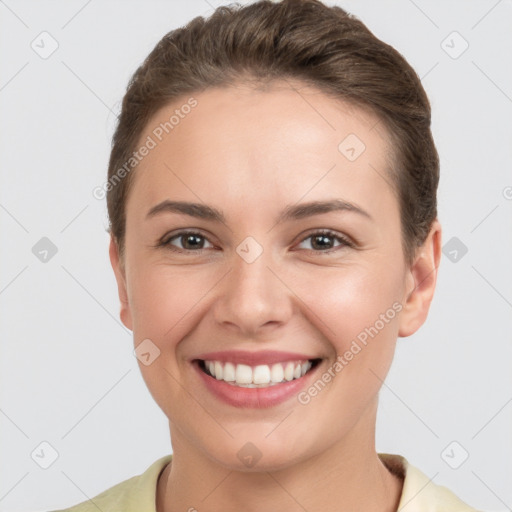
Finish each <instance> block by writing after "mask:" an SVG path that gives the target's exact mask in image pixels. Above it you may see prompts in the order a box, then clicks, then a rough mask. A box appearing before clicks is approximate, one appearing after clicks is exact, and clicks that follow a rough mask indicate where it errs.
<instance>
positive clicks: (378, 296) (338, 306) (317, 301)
mask: <svg viewBox="0 0 512 512" xmlns="http://www.w3.org/2000/svg"><path fill="white" fill-rule="evenodd" d="M386 268H387V271H386V272H384V271H381V270H380V269H379V268H375V266H372V265H371V264H354V265H352V266H350V267H346V268H345V267H344V268H342V267H340V268H330V269H322V270H323V271H322V272H316V273H315V272H311V273H310V275H311V274H313V275H311V277H310V278H308V279H307V281H303V282H302V284H300V280H296V281H295V283H296V285H297V287H299V286H300V289H301V292H299V293H298V294H299V295H300V296H301V298H302V300H303V301H304V302H305V303H306V304H307V305H308V306H310V308H311V310H312V311H311V316H310V320H311V322H314V325H315V326H317V327H319V328H320V329H321V330H322V333H323V334H324V335H325V337H326V338H327V339H328V340H329V341H331V343H332V345H333V346H334V347H335V348H336V350H337V352H338V354H339V353H343V352H344V351H346V350H348V349H349V347H350V343H351V341H352V340H354V339H357V338H358V336H359V339H360V340H361V341H362V342H363V343H364V339H365V333H366V336H367V337H368V338H370V339H371V338H372V337H377V336H379V338H380V339H383V338H386V339H389V340H390V341H394V340H395V339H396V335H397V333H398V330H397V324H398V316H399V315H398V312H399V310H400V309H401V305H400V303H399V299H400V297H401V286H400V282H401V277H400V272H399V270H400V269H397V268H394V267H393V266H392V265H389V266H387V267H386ZM297 289H298V288H296V290H297ZM397 310H398V311H397ZM304 311H307V308H304ZM372 327H374V329H372ZM375 329H376V330H377V331H378V333H376V331H375ZM368 330H370V332H371V334H369V333H368Z"/></svg>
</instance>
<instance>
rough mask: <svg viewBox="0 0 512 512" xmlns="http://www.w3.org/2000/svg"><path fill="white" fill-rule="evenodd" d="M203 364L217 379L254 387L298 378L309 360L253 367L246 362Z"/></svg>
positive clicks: (309, 362)
mask: <svg viewBox="0 0 512 512" xmlns="http://www.w3.org/2000/svg"><path fill="white" fill-rule="evenodd" d="M204 365H205V368H206V369H207V372H208V373H209V374H210V375H211V376H212V377H215V378H216V379H217V380H223V381H225V382H228V383H230V384H232V385H235V386H241V387H248V388H256V387H268V386H274V385H275V384H280V383H282V382H290V381H292V380H294V379H299V378H300V377H303V376H304V375H305V374H306V373H307V372H308V371H309V369H310V368H311V361H288V362H284V363H276V364H273V365H272V366H269V365H266V364H260V365H258V366H255V367H251V366H249V365H246V364H236V365H235V364H233V363H222V362H220V361H205V362H204Z"/></svg>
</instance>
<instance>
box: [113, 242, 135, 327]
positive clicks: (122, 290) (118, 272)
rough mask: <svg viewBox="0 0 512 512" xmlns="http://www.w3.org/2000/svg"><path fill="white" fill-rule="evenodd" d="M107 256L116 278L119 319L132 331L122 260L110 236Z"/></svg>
mask: <svg viewBox="0 0 512 512" xmlns="http://www.w3.org/2000/svg"><path fill="white" fill-rule="evenodd" d="M109 256H110V263H111V264H112V268H113V270H114V274H115V276H116V281H117V291H118V294H119V301H120V302H121V313H120V318H121V321H122V322H123V324H124V325H125V326H126V327H127V328H128V329H130V330H131V331H132V330H133V328H132V314H131V311H130V304H129V302H128V292H127V287H126V272H125V268H124V260H122V259H120V255H119V246H118V245H117V242H116V241H115V240H114V237H113V236H112V235H111V236H110V247H109Z"/></svg>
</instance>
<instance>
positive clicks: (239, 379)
mask: <svg viewBox="0 0 512 512" xmlns="http://www.w3.org/2000/svg"><path fill="white" fill-rule="evenodd" d="M215 375H217V374H215ZM235 381H236V383H237V384H252V368H251V367H250V366H247V365H246V364H237V365H236V371H235Z"/></svg>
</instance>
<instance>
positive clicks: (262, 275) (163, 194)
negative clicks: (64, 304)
mask: <svg viewBox="0 0 512 512" xmlns="http://www.w3.org/2000/svg"><path fill="white" fill-rule="evenodd" d="M299 92H300V94H299ZM299 92H297V90H294V89H293V88H291V87H290V86H289V85H288V84H287V83H275V84H274V85H273V86H272V87H270V88H269V89H267V90H265V91H261V90H260V91H257V90H254V89H251V88H250V87H248V86H242V85H240V86H237V87H236V88H235V87H230V88H216V89H210V90H207V91H204V92H201V93H198V94H194V95H193V97H194V98H195V100H196V102H197V103H196V104H194V106H193V107H192V108H183V105H185V104H186V103H187V100H188V97H187V98H184V99H183V101H182V102H177V103H175V104H173V105H170V106H168V107H166V108H163V109H162V110H161V111H159V112H158V113H157V114H156V115H155V116H154V118H153V119H152V120H151V121H150V122H149V123H148V126H147V128H146V130H145V132H144V133H143V134H142V135H141V138H140V141H141V144H142V143H144V142H145V141H148V140H149V139H148V137H150V138H151V139H152V140H153V141H154V142H155V143H156V144H155V146H154V147H152V148H151V150H150V151H149V152H148V154H147V155H146V156H145V157H144V158H143V159H142V161H141V162H140V163H139V165H138V167H137V169H136V171H133V172H135V175H134V181H133V184H132V188H131V191H130V195H129V197H128V201H127V204H126V239H125V244H126V245H125V247H126V253H125V260H124V262H123V263H124V265H123V266H121V265H120V262H119V259H118V252H117V248H116V245H115V243H113V242H112V244H111V251H110V254H111V260H112V264H113V267H114V271H115V273H116V278H117V282H118V287H119V295H120V299H121V302H122V307H121V318H122V320H123V322H124V324H125V325H126V326H127V327H128V328H130V329H131V330H132V331H133V334H134V342H135V346H136V347H138V346H139V344H141V343H144V344H145V345H140V346H141V347H143V349H141V351H142V352H143V353H145V354H146V355H145V356H144V358H145V360H144V361H140V362H139V365H140V369H141V372H142V375H143V377H144V379H145V382H146V383H147V385H148V388H149V390H150V392H151V394H152V396H153V397H154V399H155V400H156V402H157V403H158V405H159V406H160V407H161V409H162V410H163V411H164V413H165V414H166V416H167V417H168V418H169V424H170V429H171V439H172V442H173V449H174V452H175V453H178V452H179V451H180V450H188V452H194V453H195V454H201V456H204V457H208V459H209V460H210V461H215V462H217V463H218V464H221V465H223V466H224V467H229V468H237V469H242V470H243V469H245V470H250V464H247V460H248V459H247V455H249V456H253V457H254V456H255V457H260V456H261V459H260V461H259V462H258V465H257V468H258V469H261V468H264V469H272V468H273V469H277V468H284V467H287V466H289V465H291V464H294V463H299V462H301V461H305V460H306V459H307V458H308V457H313V456H316V455H319V454H320V453H322V452H325V451H326V450H333V451H336V449H341V447H343V446H345V448H346V447H347V445H348V442H349V441H350V446H352V447H357V446H358V443H359V444H361V443H365V442H366V443H367V442H368V440H369V439H370V438H371V437H372V435H373V428H374V426H375V410H376V403H377V393H378V391H379V388H380V387H381V385H382V380H383V379H384V378H385V376H386V374H387V372H388V369H389V366H390V364H391V361H392V357H393V353H394V349H395V343H396V340H397V337H398V336H408V335H409V334H411V333H412V332H414V331H415V330H416V329H417V328H418V327H419V326H420V325H421V324H422V323H423V321H424V320H425V317H426V315H427V311H428V306H429V304H430V300H431V298H432V293H433V288H434V284H435V267H436V266H437V265H436V263H437V262H438V257H439V248H438V244H439V243H440V242H439V240H438V238H439V236H440V230H439V227H438V225H437V224H436V226H435V229H433V231H432V233H433V234H432V236H430V237H429V240H428V241H427V242H426V244H425V246H424V251H423V252H422V253H421V256H420V257H419V258H418V259H417V260H416V263H415V264H414V266H411V267H408V266H406V265H405V262H404V258H403V252H402V243H401V229H400V214H399V204H398V201H397V197H396V195H395V192H394V190H393V189H392V187H391V186H390V180H389V179H388V177H387V176H388V175H387V167H388V164H389V158H388V155H389V146H388V141H387V139H386V134H385V133H384V132H383V128H382V125H377V118H376V117H375V116H374V115H372V114H370V113H368V112H364V111H363V110H360V109H358V108H355V107H353V106H350V105H348V104H345V103H342V102H340V101H336V100H334V99H332V98H329V97H327V96H326V95H324V94H323V93H321V92H319V91H317V90H315V89H311V88H306V87H305V86H302V87H301V88H300V90H299ZM176 109H178V110H179V112H180V113H181V115H179V116H177V117H176V118H175V119H174V123H173V127H172V130H170V129H169V127H168V126H169V125H167V129H168V132H169V133H166V132H165V131H162V128H161V127H162V124H164V123H166V122H168V121H169V119H170V118H171V116H172V115H173V114H175V111H176ZM176 119H179V121H176ZM161 123H162V124H161ZM158 127H160V130H158ZM155 134H158V136H157V135H155ZM159 139H161V140H159ZM151 145H152V144H151ZM191 203H195V204H196V206H193V205H191ZM315 203H318V204H316V206H315ZM436 258H437V260H436ZM433 267H434V268H433ZM433 271H434V272H433ZM420 282H421V283H420ZM419 283H420V285H419V286H417V285H418V284H419ZM144 340H145V341H144ZM148 354H149V355H148ZM158 354H159V355H158ZM155 355H157V357H156V358H155ZM141 359H143V358H141ZM274 381H275V382H274ZM371 442H373V440H371ZM248 443H251V444H248ZM185 447H186V448H185Z"/></svg>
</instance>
